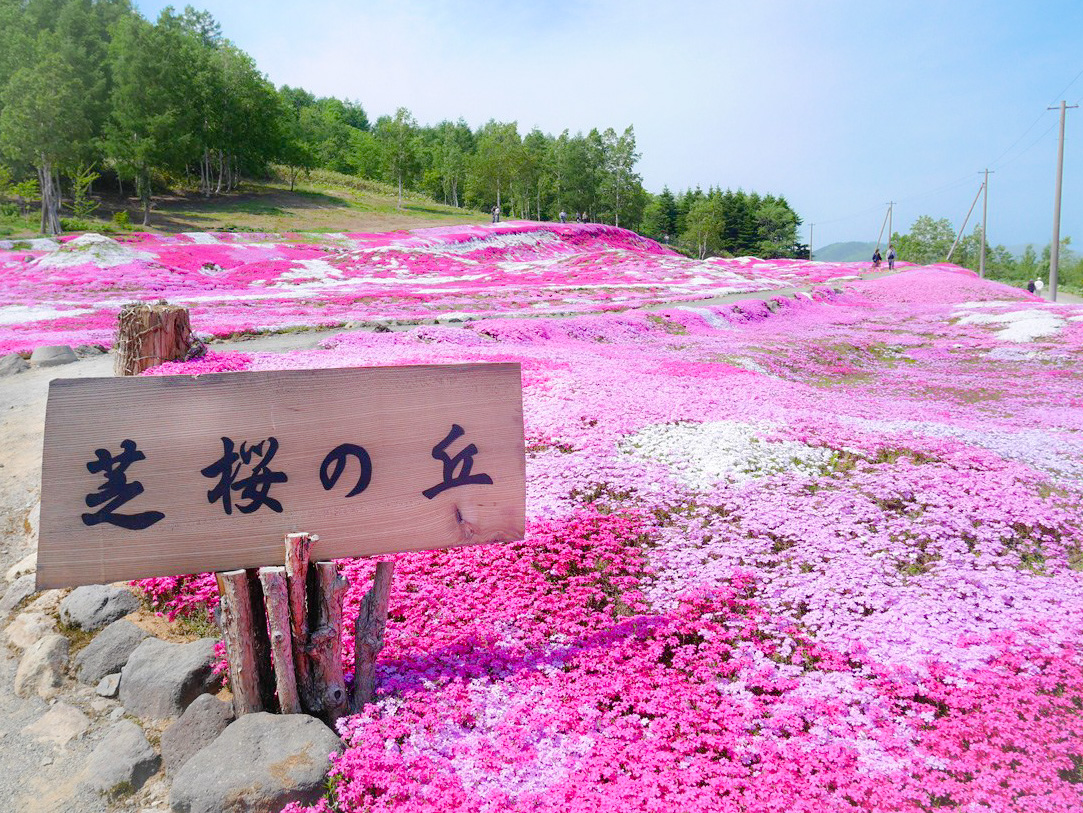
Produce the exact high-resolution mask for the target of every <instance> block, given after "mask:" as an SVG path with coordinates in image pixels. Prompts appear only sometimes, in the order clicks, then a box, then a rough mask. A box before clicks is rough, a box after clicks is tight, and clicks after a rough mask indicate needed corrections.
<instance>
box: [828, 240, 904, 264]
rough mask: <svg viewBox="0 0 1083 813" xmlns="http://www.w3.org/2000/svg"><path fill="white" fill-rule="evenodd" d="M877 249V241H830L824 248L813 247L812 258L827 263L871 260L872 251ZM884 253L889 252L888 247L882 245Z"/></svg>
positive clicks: (881, 248)
mask: <svg viewBox="0 0 1083 813" xmlns="http://www.w3.org/2000/svg"><path fill="white" fill-rule="evenodd" d="M875 250H876V243H854V242H850V243H828V244H827V245H826V246H824V247H823V248H819V247H817V246H813V247H812V258H813V259H814V260H821V261H823V262H825V263H828V262H830V263H845V262H853V261H859V260H871V259H872V253H873V251H875ZM880 250H881V252H882V253H884V254H887V247H886V246H881V247H880Z"/></svg>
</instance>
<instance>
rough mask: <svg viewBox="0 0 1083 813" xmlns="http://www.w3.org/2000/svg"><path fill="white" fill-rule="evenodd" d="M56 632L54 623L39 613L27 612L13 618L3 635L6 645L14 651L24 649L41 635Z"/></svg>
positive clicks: (50, 618)
mask: <svg viewBox="0 0 1083 813" xmlns="http://www.w3.org/2000/svg"><path fill="white" fill-rule="evenodd" d="M55 631H56V621H54V620H53V618H52V616H49V615H46V614H45V613H41V612H32V611H29V610H28V611H27V612H24V613H19V614H18V615H17V616H15V620H14V621H12V622H11V623H10V624H8V627H7V629H6V630H4V634H5V635H6V636H7V639H8V643H9V644H11V645H12V646H13V647H15V648H16V649H26V648H27V647H29V646H32V645H33V644H34V643H35V642H37V641H39V640H40V639H41V637H42V636H43V635H46V634H48V633H50V632H55Z"/></svg>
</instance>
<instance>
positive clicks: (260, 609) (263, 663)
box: [245, 568, 275, 711]
mask: <svg viewBox="0 0 1083 813" xmlns="http://www.w3.org/2000/svg"><path fill="white" fill-rule="evenodd" d="M245 576H246V577H247V579H248V596H249V605H250V606H251V607H252V633H251V634H252V647H253V649H254V650H255V653H256V671H257V673H258V680H259V690H260V696H261V697H262V698H263V708H264V710H266V711H271V710H272V709H274V708H275V688H274V687H275V681H274V673H273V671H272V670H271V640H270V638H269V637H268V634H267V603H266V601H265V600H264V598H263V585H262V584H260V581H259V571H258V570H256V568H248V569H247V570H245Z"/></svg>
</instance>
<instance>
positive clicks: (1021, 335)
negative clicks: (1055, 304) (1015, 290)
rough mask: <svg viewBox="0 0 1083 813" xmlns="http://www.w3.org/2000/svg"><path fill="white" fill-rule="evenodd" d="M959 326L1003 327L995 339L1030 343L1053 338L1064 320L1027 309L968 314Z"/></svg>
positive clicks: (1062, 325) (1040, 311) (1053, 314)
mask: <svg viewBox="0 0 1083 813" xmlns="http://www.w3.org/2000/svg"><path fill="white" fill-rule="evenodd" d="M959 324H960V325H997V324H1000V325H1004V326H1005V327H1003V328H1002V329H1001V330H998V331H997V338H998V339H1000V340H1001V341H1004V342H1030V341H1034V340H1035V339H1041V338H1043V337H1045V336H1053V335H1055V334H1056V333H1057V331H1059V330H1060V329H1061V328H1062V327H1064V319H1063V318H1062V317H1061V316H1059V315H1057V314H1056V313H1052V312H1050V311H1047V310H1038V309H1037V308H1028V309H1027V310H1022V311H1008V312H1006V313H969V314H967V315H965V316H963V317H962V318H961V319H959Z"/></svg>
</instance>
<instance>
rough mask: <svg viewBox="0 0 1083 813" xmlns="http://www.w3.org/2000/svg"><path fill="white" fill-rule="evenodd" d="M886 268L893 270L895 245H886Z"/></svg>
mask: <svg viewBox="0 0 1083 813" xmlns="http://www.w3.org/2000/svg"><path fill="white" fill-rule="evenodd" d="M887 270H888V271H894V270H895V246H894V245H891V244H889V245H888V247H887Z"/></svg>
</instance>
